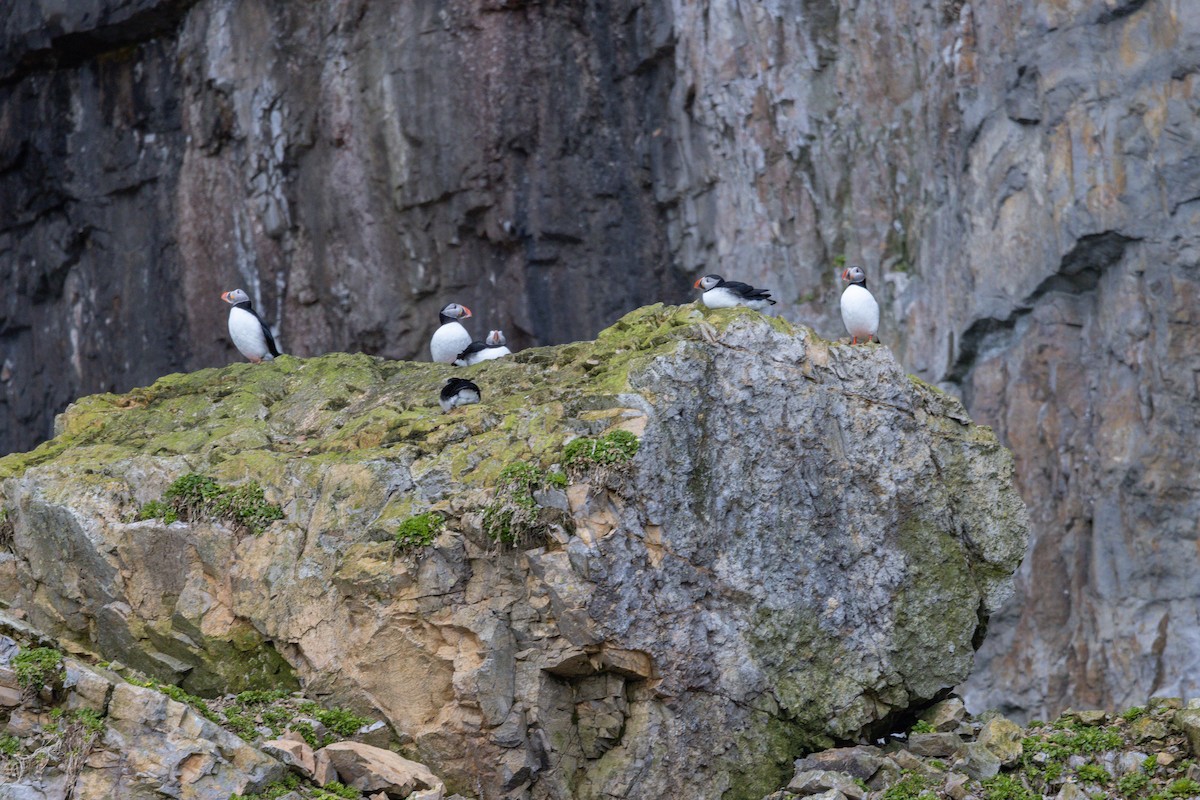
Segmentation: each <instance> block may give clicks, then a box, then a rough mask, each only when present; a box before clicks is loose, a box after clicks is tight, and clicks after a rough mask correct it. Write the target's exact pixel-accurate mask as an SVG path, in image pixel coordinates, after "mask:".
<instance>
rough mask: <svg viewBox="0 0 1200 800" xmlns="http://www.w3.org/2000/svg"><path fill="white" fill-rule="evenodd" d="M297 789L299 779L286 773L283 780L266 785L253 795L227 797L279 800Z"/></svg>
mask: <svg viewBox="0 0 1200 800" xmlns="http://www.w3.org/2000/svg"><path fill="white" fill-rule="evenodd" d="M299 788H300V778H299V777H297V776H296V775H295V774H293V773H288V774H287V775H285V776H284V777H283V780H279V781H275V782H274V783H269V784H267V785H266V786H264V787H263V789H262V791H260V792H255V793H254V794H233V795H230V796H229V800H279V798H280V797H283V796H284V795H286V794H290V793H291V792H294V791H296V790H297V789H299Z"/></svg>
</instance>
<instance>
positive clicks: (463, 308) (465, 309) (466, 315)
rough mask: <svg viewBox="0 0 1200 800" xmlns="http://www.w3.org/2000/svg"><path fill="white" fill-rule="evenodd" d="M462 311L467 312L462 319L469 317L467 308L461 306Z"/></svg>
mask: <svg viewBox="0 0 1200 800" xmlns="http://www.w3.org/2000/svg"><path fill="white" fill-rule="evenodd" d="M462 310H463V311H465V312H467V313H465V314H463V319H466V318H467V317H469V316H471V309H469V308H467V307H466V306H463V307H462Z"/></svg>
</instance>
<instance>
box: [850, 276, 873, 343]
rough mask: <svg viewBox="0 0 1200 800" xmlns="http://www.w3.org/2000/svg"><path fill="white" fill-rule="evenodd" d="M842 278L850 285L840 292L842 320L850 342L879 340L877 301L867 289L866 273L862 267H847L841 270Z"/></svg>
mask: <svg viewBox="0 0 1200 800" xmlns="http://www.w3.org/2000/svg"><path fill="white" fill-rule="evenodd" d="M842 280H844V281H846V282H847V283H849V284H850V285H849V286H847V287H846V290H845V291H844V292H842V322H844V323H845V325H846V331H847V332H848V333H849V334H850V344H858V340H859V339H865V340H867V341H868V342H869V341H871V337H872V336H874V337H875V341H876V342H878V341H879V337H878V336H877V335H876V334H878V332H879V303H877V302H875V295H873V294H871V292H870V291H868V289H867V274H866V273H865V272H863V269H862V267H847V268H846V269H845V270H843V271H842Z"/></svg>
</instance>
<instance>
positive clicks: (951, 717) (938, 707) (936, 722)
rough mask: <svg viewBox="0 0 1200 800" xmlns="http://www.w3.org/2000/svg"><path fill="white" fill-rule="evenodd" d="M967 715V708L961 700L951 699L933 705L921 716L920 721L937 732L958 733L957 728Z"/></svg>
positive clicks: (957, 698)
mask: <svg viewBox="0 0 1200 800" xmlns="http://www.w3.org/2000/svg"><path fill="white" fill-rule="evenodd" d="M966 715H967V707H966V705H965V704H964V703H963V701H962V698H959V697H951V698H948V699H946V700H942V701H940V702H937V703H934V704H933V705H932V706H930V707H929V708H928V709H926V710H925V711H924V712H922V714H921V719H922V720H924V721H925V722H928V723H929V724H930V725H932V726H933V728H934V730H936V731H939V732H943V733H944V732H950V731H953V732H955V733H957V732H959V731H958V728H959V726H960V725H961V724H962V723H963V720H964V719H965V718H966Z"/></svg>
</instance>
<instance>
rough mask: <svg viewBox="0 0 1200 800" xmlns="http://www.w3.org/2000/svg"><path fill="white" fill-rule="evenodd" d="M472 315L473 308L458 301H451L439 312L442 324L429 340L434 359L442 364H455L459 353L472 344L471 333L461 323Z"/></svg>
mask: <svg viewBox="0 0 1200 800" xmlns="http://www.w3.org/2000/svg"><path fill="white" fill-rule="evenodd" d="M469 316H471V309H469V308H467V307H466V306H460V305H459V304H458V303H449V304H447V305H446V307H445V308H443V309H442V310H441V311H440V312H438V319H440V320H441V322H442V325H441V327H440V328H438V329H437V330H436V331H434V332H433V338H432V339H430V340H429V352H430V353H431V354H432V355H433V360H434V361H437V362H439V363H442V364H453V363H454V360H455V359H456V358H458V355H459V353H461V352H462V351H464V350H466V349H467V348H468V347H470V346H471V334H469V333H467V329H466V328H464V327H463V326H462V324H461V323H459V320H460V319H466V318H467V317H469Z"/></svg>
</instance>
